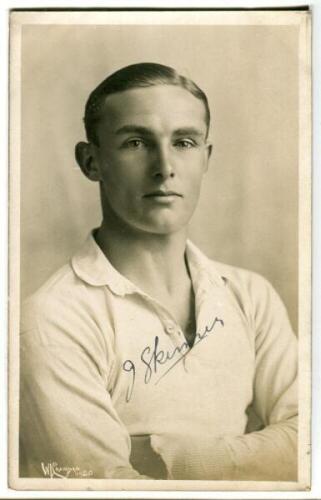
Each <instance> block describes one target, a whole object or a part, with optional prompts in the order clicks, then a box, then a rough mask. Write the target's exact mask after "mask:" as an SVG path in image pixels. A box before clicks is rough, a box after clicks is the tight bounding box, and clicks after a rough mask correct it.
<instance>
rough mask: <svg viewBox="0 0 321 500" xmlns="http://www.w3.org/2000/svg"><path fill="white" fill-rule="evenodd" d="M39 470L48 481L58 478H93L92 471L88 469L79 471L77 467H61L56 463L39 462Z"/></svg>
mask: <svg viewBox="0 0 321 500" xmlns="http://www.w3.org/2000/svg"><path fill="white" fill-rule="evenodd" d="M41 469H42V472H43V475H44V476H45V477H49V478H50V479H54V478H60V479H66V478H72V477H73V478H76V477H78V478H84V477H91V476H93V471H92V470H90V469H88V470H86V469H80V468H79V467H65V466H64V467H61V466H59V465H58V464H57V462H48V463H44V462H41Z"/></svg>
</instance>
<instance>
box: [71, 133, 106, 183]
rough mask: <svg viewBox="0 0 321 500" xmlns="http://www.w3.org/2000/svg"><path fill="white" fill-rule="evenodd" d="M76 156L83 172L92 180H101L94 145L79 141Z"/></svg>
mask: <svg viewBox="0 0 321 500" xmlns="http://www.w3.org/2000/svg"><path fill="white" fill-rule="evenodd" d="M75 158H76V161H77V163H78V165H79V166H80V168H81V171H82V173H83V174H84V175H85V176H86V177H88V179H89V180H91V181H100V170H99V166H98V163H97V161H96V158H95V155H94V153H93V145H92V144H89V143H88V142H78V144H76V147H75Z"/></svg>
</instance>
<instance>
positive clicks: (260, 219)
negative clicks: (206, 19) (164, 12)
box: [21, 25, 299, 328]
mask: <svg viewBox="0 0 321 500" xmlns="http://www.w3.org/2000/svg"><path fill="white" fill-rule="evenodd" d="M298 32H299V28H298V26H196V25H191V26H146V25H145V26H144V25H143V26H129V25H128V26H126V25H117V26H115V25H114V26H106V25H82V26H81V25H64V26H63V25H43V26H39V25H29V26H24V27H23V31H22V73H21V77H22V150H21V296H22V298H24V297H26V296H27V295H29V294H30V293H32V292H34V291H35V290H36V289H37V288H38V287H39V286H40V285H41V284H42V283H43V282H44V281H45V280H46V279H47V278H48V277H49V276H50V275H51V274H52V273H53V272H54V271H55V270H56V269H58V268H59V267H60V266H61V265H63V264H64V263H65V262H67V261H68V259H69V258H70V256H71V255H72V254H73V253H74V252H75V251H76V250H77V249H78V247H79V245H81V243H82V242H83V240H84V239H85V238H86V236H87V234H88V233H89V231H90V230H91V229H92V228H93V227H97V226H98V225H99V224H100V222H101V212H100V203H99V190H98V184H97V183H91V182H90V181H88V180H87V179H86V178H85V177H84V176H83V174H82V173H81V172H80V170H79V168H78V167H77V165H76V162H75V159H74V146H75V144H76V143H77V142H78V141H80V140H84V139H85V133H84V128H83V122H82V118H83V114H84V106H85V102H86V99H87V97H88V95H89V93H90V92H91V90H92V89H93V88H94V87H96V85H97V84H98V83H100V82H101V81H102V80H103V79H104V78H105V77H106V76H107V75H109V74H110V73H112V72H114V71H115V70H117V69H119V68H121V67H123V66H126V65H128V64H133V63H138V62H158V63H162V64H166V65H169V66H172V67H174V68H176V69H177V70H178V71H179V72H180V73H182V74H184V75H185V76H188V77H190V78H192V79H193V80H194V81H195V82H196V83H197V84H198V85H199V86H200V87H201V88H202V89H203V90H204V91H205V92H206V94H207V95H208V98H209V101H210V106H211V111H212V128H211V136H212V139H213V142H214V149H213V155H212V158H211V161H210V167H209V170H208V173H207V174H206V177H205V181H204V184H203V189H202V193H201V199H200V202H199V206H198V208H197V211H196V213H195V215H194V217H193V219H192V221H191V224H190V238H191V239H192V240H193V241H194V242H195V243H196V244H197V245H198V246H199V247H200V248H201V249H202V250H203V251H204V252H205V253H206V254H207V255H208V256H209V257H211V258H213V259H215V260H218V261H222V262H225V263H228V264H232V265H235V266H239V267H243V268H247V269H251V270H253V271H256V272H259V273H260V274H262V275H263V276H265V277H266V278H267V279H268V280H270V281H271V283H272V284H273V286H274V287H275V288H276V290H277V291H278V293H279V294H280V295H281V297H282V299H283V301H284V302H285V305H286V307H287V309H288V312H289V316H290V319H291V321H292V325H293V327H294V328H296V325H297V284H298V283H297V281H298V121H299V120H298Z"/></svg>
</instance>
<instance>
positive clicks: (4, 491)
mask: <svg viewBox="0 0 321 500" xmlns="http://www.w3.org/2000/svg"><path fill="white" fill-rule="evenodd" d="M28 3H29V2H25V1H20V2H19V3H18V2H15V1H11V2H9V1H6V2H4V3H3V4H2V5H1V12H0V13H1V24H0V32H1V37H2V44H1V46H2V49H4V51H5V52H6V51H7V11H6V9H8V8H14V7H16V8H18V7H20V8H27V7H28V6H29V7H31V6H32V7H35V8H37V7H38V8H43V7H44V3H43V2H41V1H35V2H33V4H32V5H30V3H29V5H28ZM295 4H296V5H302V2H290V1H288V2H282V3H280V2H267V1H266V2H245V1H243V2H233V5H228V6H229V7H232V6H233V7H240V6H246V7H254V6H255V7H257V6H268V7H272V6H273V5H274V6H275V5H277V6H280V5H283V6H287V5H288V6H290V5H292V6H293V5H295ZM310 4H312V6H313V12H314V30H313V34H314V43H313V46H314V94H315V95H317V94H318V97H317V99H315V101H314V121H315V128H314V136H315V137H321V134H320V129H321V127H320V125H319V124H318V121H317V116H316V115H317V113H316V110H320V88H321V84H320V68H319V67H318V63H319V61H320V60H321V58H320V35H318V33H320V24H321V5H320V1H319V0H316V1H313V2H310ZM50 6H51V7H62V8H63V7H65V8H66V7H83V8H85V7H88V4H87V5H86V4H85V2H80V1H78V2H77V3H76V2H68V5H66V2H46V7H50ZM112 6H117V7H121V6H125V7H126V6H129V2H118V3H117V5H115V4H114V5H113V4H112V3H111V2H106V1H104V2H101V1H96V2H95V7H112ZM131 6H133V5H132V4H131ZM135 6H141V7H152V6H154V7H157V6H160V5H159V3H158V5H157V3H156V2H152V1H149V2H140V3H139V4H137V3H136V4H135ZM161 6H162V7H166V6H168V7H170V6H172V7H189V6H190V7H198V8H199V7H202V6H203V7H226V6H227V5H226V2H214V1H212V2H201V1H199V2H197V5H196V3H193V4H192V3H191V2H187V1H185V2H166V3H165V2H162V4H161ZM316 25H317V29H316V28H315V26H316ZM6 60H7V58H5V57H2V61H6ZM3 66H4V64H3ZM1 75H2V77H1V85H2V90H3V93H2V96H3V99H2V100H1V101H2V107H3V113H1V118H2V119H3V120H4V124H3V127H2V130H6V128H7V123H6V118H7V113H6V100H7V99H6V95H7V90H6V88H7V83H6V75H5V73H4V72H2V73H1ZM318 116H320V115H319V114H318ZM319 121H320V120H319ZM1 141H2V142H1V144H2V148H1V150H2V151H6V150H7V137H6V135H5V136H4V137H2V136H1ZM320 150H321V148H320V140H319V141H317V140H315V142H314V159H315V168H314V228H316V227H317V228H318V229H317V230H315V232H314V289H315V290H314V296H313V298H314V306H315V307H314V311H313V319H314V324H317V326H319V325H320V307H318V302H319V300H318V297H319V294H320V267H321V266H320V253H319V252H320V222H321V221H320V213H321V210H320V205H321V202H320V197H319V196H318V193H317V189H318V187H319V186H320V185H321V182H320V177H321V174H320V165H318V160H320V158H321V154H320ZM0 172H1V173H0V176H1V177H0V180H1V182H0V190H1V191H0V193H1V200H0V202H1V203H2V205H1V208H2V210H0V218H1V222H2V224H1V230H2V231H3V238H1V247H0V248H1V271H2V270H4V272H2V273H1V275H2V276H5V274H6V261H7V241H6V233H7V223H6V220H7V218H6V207H7V194H6V189H7V173H6V169H5V168H2V169H1V170H0ZM305 189H308V187H306V188H305ZM319 190H320V187H319ZM305 192H306V191H305ZM303 194H304V192H303ZM307 235H308V231H307V233H306V235H305V236H307ZM3 281H4V283H3ZM5 281H6V280H2V283H1V288H0V293H1V297H0V298H1V305H2V306H3V307H2V309H1V324H2V326H4V329H3V333H5V331H6V328H5V327H6V312H5V303H6V295H7V293H6V283H5ZM316 334H317V328H315V336H314V343H313V345H314V355H313V359H314V382H315V383H314V390H313V395H314V405H313V407H314V413H313V415H314V420H315V422H314V427H313V444H314V446H315V447H316V446H317V449H315V448H314V449H313V456H314V463H313V486H312V491H311V492H287V493H284V494H280V493H277V492H274V493H270V492H253V493H252V492H247V493H244V492H233V493H229V492H215V493H214V492H203V493H202V494H199V495H198V497H200V498H266V499H268V498H298V499H299V498H321V474H320V471H321V460H320V458H321V457H320V454H321V446H320V427H321V421H320V420H321V419H320V413H321V411H320V401H321V398H320V392H321V391H320V384H319V383H318V382H319V381H320V379H321V376H320V367H319V366H318V365H320V352H319V351H320V339H318V338H317V336H316ZM1 341H2V342H1V350H0V355H1V360H2V361H3V364H2V366H4V370H2V372H1V376H3V378H4V380H2V379H1V382H2V383H1V387H2V389H3V390H2V391H1V403H2V404H1V406H0V408H5V406H6V390H5V387H6V342H5V335H2V336H1ZM1 413H2V412H1ZM0 425H1V428H0V432H1V434H0V442H1V443H2V446H1V447H0V463H1V470H0V498H62V497H64V498H71V497H73V498H75V497H78V498H80V497H81V498H111V497H112V498H124V497H125V498H137V495H136V494H135V493H134V492H111V493H110V494H108V493H107V492H89V493H84V492H81V493H78V494H75V493H72V492H67V491H65V492H58V493H56V492H53V491H52V492H41V491H39V492H28V491H20V492H15V491H12V490H9V489H8V488H6V473H5V467H4V466H5V464H6V448H5V447H4V446H3V443H5V442H6V435H7V427H6V422H5V419H3V418H2V415H1V422H0ZM156 495H157V498H165V497H168V496H166V493H164V492H161V493H160V492H158V493H157V494H156ZM181 496H182V494H180V493H179V492H176V494H173V495H171V497H172V498H175V497H176V498H180V497H181ZM184 496H185V497H186V498H195V493H192V492H191V493H190V494H188V493H184ZM139 497H140V498H151V497H152V493H151V492H143V493H141V494H140V495H139Z"/></svg>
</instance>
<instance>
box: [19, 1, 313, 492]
mask: <svg viewBox="0 0 321 500" xmlns="http://www.w3.org/2000/svg"><path fill="white" fill-rule="evenodd" d="M310 17H311V14H310V11H309V9H308V8H301V9H300V8H298V9H293V10H287V11H282V10H281V11H273V10H268V11H233V10H230V11H214V10H212V11H211V10H201V9H199V10H194V11H186V10H185V11H184V10H181V11H171V10H166V9H163V10H158V11H157V10H155V11H144V10H142V11H126V10H122V11H121V10H120V11H115V10H114V11H113V10H109V11H107V10H104V11H85V10H83V11H73V12H71V11H60V12H46V11H41V10H39V11H34V12H26V11H25V12H24V11H16V12H15V11H12V12H11V14H10V179H9V181H10V205H9V208H10V231H9V247H10V275H9V287H10V289H9V296H10V311H9V335H10V360H9V373H10V381H9V382H10V387H9V388H10V392H9V422H10V425H9V432H10V435H9V438H10V439H9V477H10V486H11V487H12V488H14V489H17V490H66V491H67V490H86V489H91V490H97V491H98V490H106V491H107V490H143V491H145V490H146V491H149V490H165V491H166V490H181V491H182V492H184V491H193V490H198V491H202V490H204V491H205V490H212V491H215V490H217V491H223V490H229V491H233V490H241V491H250V490H261V491H281V490H292V491H293V490H294V491H295V490H307V489H309V487H310V468H311V464H310V446H311V440H310V431H311V428H310V420H311V403H310V397H311V355H310V346H311V325H310V314H311V262H310V259H311V257H310V255H311V234H310V224H311V151H310V149H311V123H310V121H311V98H310V93H311V60H310V58H311V54H310V52H311V43H310V37H311V30H310Z"/></svg>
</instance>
